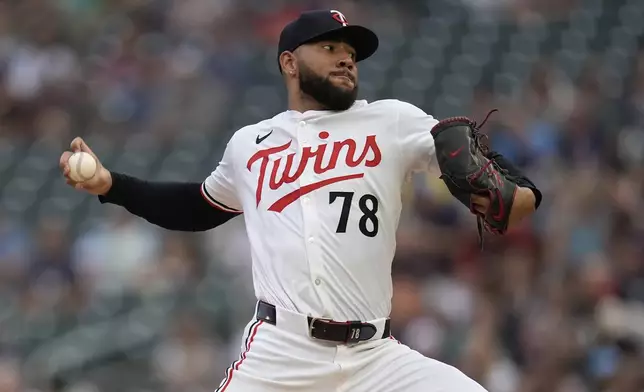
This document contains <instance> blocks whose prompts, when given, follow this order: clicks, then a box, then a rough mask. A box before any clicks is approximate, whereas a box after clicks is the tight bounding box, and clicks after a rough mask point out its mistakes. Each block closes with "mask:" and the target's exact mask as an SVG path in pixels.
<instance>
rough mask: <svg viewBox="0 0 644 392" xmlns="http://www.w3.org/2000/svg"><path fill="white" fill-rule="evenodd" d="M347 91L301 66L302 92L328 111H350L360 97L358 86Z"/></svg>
mask: <svg viewBox="0 0 644 392" xmlns="http://www.w3.org/2000/svg"><path fill="white" fill-rule="evenodd" d="M354 85H355V87H354V88H353V89H352V90H347V89H345V88H342V87H337V86H335V85H334V84H333V82H331V80H330V78H329V77H328V76H327V77H323V76H320V75H317V74H316V73H315V72H313V70H311V69H310V68H309V67H307V66H305V65H304V64H300V90H301V91H302V92H303V93H304V94H306V95H308V96H310V97H311V98H313V99H314V100H316V101H317V102H318V103H320V104H321V105H322V106H324V107H325V108H326V109H327V110H333V111H342V110H347V109H349V108H350V107H351V106H352V105H353V103H354V102H355V101H356V98H357V97H358V84H357V83H356V82H354Z"/></svg>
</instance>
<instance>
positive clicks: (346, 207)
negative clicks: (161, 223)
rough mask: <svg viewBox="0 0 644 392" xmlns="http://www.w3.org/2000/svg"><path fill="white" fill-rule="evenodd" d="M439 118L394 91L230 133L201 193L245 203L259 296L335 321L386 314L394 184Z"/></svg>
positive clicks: (425, 161)
mask: <svg viewBox="0 0 644 392" xmlns="http://www.w3.org/2000/svg"><path fill="white" fill-rule="evenodd" d="M437 122H438V121H437V120H436V119H434V118H433V117H432V116H430V115H428V114H426V113H424V112H423V111H422V110H420V109H419V108H417V107H415V106H413V105H411V104H408V103H405V102H401V101H398V100H382V101H376V102H372V103H368V102H367V101H363V100H358V101H356V102H355V104H354V105H353V106H352V107H351V108H350V109H349V110H346V111H343V112H331V111H307V112H305V113H300V112H296V111H292V110H289V111H286V112H282V113H280V114H278V115H277V116H275V117H273V118H271V119H268V120H265V121H262V122H260V123H257V124H254V125H250V126H247V127H244V128H242V129H240V130H239V131H237V132H236V133H235V134H234V135H233V136H232V138H231V139H230V141H229V142H228V145H227V147H226V150H225V152H224V155H223V158H222V160H221V162H220V163H219V165H218V167H217V168H216V170H215V171H214V172H213V173H212V174H211V175H210V176H209V177H208V178H207V179H206V180H205V181H204V183H203V186H202V193H203V196H204V197H205V198H206V200H208V201H209V202H210V203H211V204H212V205H213V206H214V207H217V208H221V209H224V210H226V211H233V212H243V215H244V219H245V223H246V228H247V231H248V238H249V241H250V245H251V256H252V260H253V267H252V270H253V280H254V288H255V293H256V296H257V298H258V299H261V300H264V301H267V302H269V303H272V304H274V305H276V306H280V307H284V308H286V309H288V310H292V311H295V312H299V313H303V314H308V315H311V316H315V317H328V318H332V319H334V320H339V321H344V320H372V319H376V318H382V317H388V315H389V313H390V310H391V297H392V281H391V264H392V260H393V257H394V252H395V248H396V230H397V227H398V221H399V218H400V213H401V208H402V205H401V204H402V202H401V188H402V186H403V182H404V181H405V178H406V177H407V175H408V174H409V173H410V171H412V170H414V169H420V168H427V167H429V164H430V163H431V162H432V160H433V157H434V141H433V138H432V135H431V133H430V130H431V129H432V127H433V126H434V125H435V124H436V123H437Z"/></svg>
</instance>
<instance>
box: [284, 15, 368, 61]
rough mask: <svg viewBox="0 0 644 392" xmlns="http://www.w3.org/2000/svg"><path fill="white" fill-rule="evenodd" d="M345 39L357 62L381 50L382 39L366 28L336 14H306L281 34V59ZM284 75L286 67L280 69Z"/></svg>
mask: <svg viewBox="0 0 644 392" xmlns="http://www.w3.org/2000/svg"><path fill="white" fill-rule="evenodd" d="M326 39H329V40H333V39H341V40H343V41H346V42H347V43H348V44H349V45H351V46H352V47H353V48H354V49H355V51H356V61H362V60H364V59H366V58H368V57H370V56H371V55H372V54H374V53H375V52H376V50H377V49H378V36H377V35H376V33H374V32H373V31H371V30H369V29H368V28H366V27H363V26H358V25H350V24H349V22H348V21H347V18H346V17H345V16H344V14H342V12H340V11H336V10H315V11H306V12H303V13H302V14H300V16H299V17H298V18H297V19H295V20H294V21H292V22H291V23H289V24H288V25H286V27H284V29H283V30H282V33H281V34H280V41H279V45H278V50H277V61H278V66H279V56H280V55H281V54H282V53H284V52H286V51H289V52H292V51H294V50H295V49H297V48H298V47H300V46H301V45H304V44H306V43H310V42H316V41H322V40H326ZM279 68H280V72H281V71H282V67H281V66H280V67H279Z"/></svg>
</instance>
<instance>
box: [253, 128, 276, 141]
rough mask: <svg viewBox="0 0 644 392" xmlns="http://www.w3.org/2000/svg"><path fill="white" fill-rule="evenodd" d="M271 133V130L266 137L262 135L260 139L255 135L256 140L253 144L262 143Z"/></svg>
mask: <svg viewBox="0 0 644 392" xmlns="http://www.w3.org/2000/svg"><path fill="white" fill-rule="evenodd" d="M271 133H273V130H272V129H271V131H270V132H269V133H267V134H266V135H264V136H262V137H259V135H257V139H255V143H256V144H259V143H261V142H263V141H264V140H265V139H266V138H267V137H269V136H271Z"/></svg>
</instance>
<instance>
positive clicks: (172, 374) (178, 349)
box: [154, 314, 226, 392]
mask: <svg viewBox="0 0 644 392" xmlns="http://www.w3.org/2000/svg"><path fill="white" fill-rule="evenodd" d="M213 344H214V342H213V341H212V340H211V339H210V338H209V337H208V336H206V335H205V334H204V331H203V329H202V324H201V322H200V321H199V319H198V318H196V317H194V316H193V315H190V314H184V315H182V316H181V317H179V318H178V319H177V321H176V322H175V323H173V324H172V330H171V331H170V334H169V336H168V337H167V339H166V340H165V341H164V342H162V343H161V344H160V345H159V347H158V348H157V350H156V352H155V356H154V363H155V368H156V370H157V372H158V374H159V376H160V377H161V378H162V379H164V381H166V382H167V390H168V391H176V390H191V391H203V392H205V391H211V390H212V388H213V386H216V385H218V382H219V381H220V380H219V378H220V375H221V374H223V372H216V371H214V370H213V369H225V367H226V364H225V363H224V362H223V361H220V358H219V356H220V355H221V352H217V351H216V350H215V348H214V347H215V346H214V345H213Z"/></svg>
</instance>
